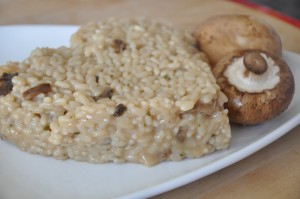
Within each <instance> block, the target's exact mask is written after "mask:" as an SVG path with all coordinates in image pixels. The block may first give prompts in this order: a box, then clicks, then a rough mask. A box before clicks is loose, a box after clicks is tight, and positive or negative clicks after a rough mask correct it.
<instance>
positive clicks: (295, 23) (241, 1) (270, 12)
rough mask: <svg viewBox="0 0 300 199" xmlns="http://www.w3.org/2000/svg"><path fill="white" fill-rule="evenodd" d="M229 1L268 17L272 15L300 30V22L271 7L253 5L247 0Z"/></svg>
mask: <svg viewBox="0 0 300 199" xmlns="http://www.w3.org/2000/svg"><path fill="white" fill-rule="evenodd" d="M228 1H232V2H235V3H239V4H242V5H244V6H247V7H249V8H252V9H255V10H259V11H261V12H264V13H266V14H268V15H271V16H273V17H276V18H278V19H280V20H282V21H285V22H286V23H289V24H291V25H293V26H295V27H297V28H300V21H299V20H297V19H295V18H293V17H290V16H287V15H284V14H282V13H281V12H278V11H276V10H274V9H272V8H269V7H266V6H263V5H259V4H256V3H252V2H249V1H247V0H228Z"/></svg>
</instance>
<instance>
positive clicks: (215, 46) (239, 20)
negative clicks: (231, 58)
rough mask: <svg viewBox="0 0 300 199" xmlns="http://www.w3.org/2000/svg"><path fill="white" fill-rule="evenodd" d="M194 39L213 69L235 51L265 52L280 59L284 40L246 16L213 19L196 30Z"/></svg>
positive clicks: (271, 28) (254, 19) (258, 20)
mask: <svg viewBox="0 0 300 199" xmlns="http://www.w3.org/2000/svg"><path fill="white" fill-rule="evenodd" d="M194 36H195V38H196V40H197V42H198V46H199V48H200V50H201V51H203V52H204V53H206V54H207V56H208V58H209V59H210V61H211V64H212V66H215V64H216V63H217V62H218V61H219V60H220V59H221V58H222V57H224V56H225V55H227V54H228V53H230V52H233V51H236V50H244V49H252V50H263V51H266V52H268V53H271V54H275V55H278V56H281V54H282V45H281V39H280V37H279V35H278V33H277V32H276V31H275V29H274V28H273V27H272V26H271V25H270V24H268V23H266V22H265V21H263V20H261V19H259V18H256V17H253V16H247V15H219V16H214V17H211V18H209V19H207V20H206V21H204V22H203V23H202V24H200V25H199V27H198V28H197V29H196V30H195V32H194Z"/></svg>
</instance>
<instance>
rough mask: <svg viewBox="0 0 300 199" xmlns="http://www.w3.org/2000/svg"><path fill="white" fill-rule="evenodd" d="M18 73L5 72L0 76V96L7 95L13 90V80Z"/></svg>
mask: <svg viewBox="0 0 300 199" xmlns="http://www.w3.org/2000/svg"><path fill="white" fill-rule="evenodd" d="M17 75H18V73H12V74H10V73H3V74H2V75H1V77H0V96H1V95H7V94H8V93H10V92H11V91H12V88H13V83H12V82H11V80H12V78H13V77H14V76H17Z"/></svg>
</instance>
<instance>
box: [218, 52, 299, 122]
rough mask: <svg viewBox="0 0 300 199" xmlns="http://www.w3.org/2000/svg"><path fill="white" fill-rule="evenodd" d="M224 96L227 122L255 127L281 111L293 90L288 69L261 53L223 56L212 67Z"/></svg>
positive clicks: (279, 60)
mask: <svg viewBox="0 0 300 199" xmlns="http://www.w3.org/2000/svg"><path fill="white" fill-rule="evenodd" d="M213 73H214V75H215V77H216V80H217V83H218V84H219V85H220V87H221V90H222V91H223V92H224V93H225V95H226V96H227V97H228V102H227V103H226V104H225V108H227V109H228V116H229V119H230V120H231V122H234V123H238V124H242V125H253V124H259V123H262V122H264V121H266V120H270V119H272V118H274V117H276V116H277V115H279V114H280V113H281V112H283V111H284V110H285V109H286V108H287V107H288V105H289V104H290V102H291V100H292V98H293V95H294V90H295V83H294V77H293V74H292V72H291V71H290V68H289V66H288V65H287V64H286V63H285V61H284V60H282V59H281V58H280V57H279V56H277V55H273V54H270V53H268V52H266V51H261V50H240V51H235V52H232V53H229V54H228V55H227V56H225V57H223V58H222V59H221V60H220V61H219V62H218V63H217V64H216V66H215V67H214V68H213Z"/></svg>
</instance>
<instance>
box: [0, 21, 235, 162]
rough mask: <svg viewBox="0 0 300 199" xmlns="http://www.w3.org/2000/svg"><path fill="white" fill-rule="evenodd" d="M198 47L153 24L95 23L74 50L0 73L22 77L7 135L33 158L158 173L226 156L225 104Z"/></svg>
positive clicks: (75, 39)
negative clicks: (129, 165)
mask: <svg viewBox="0 0 300 199" xmlns="http://www.w3.org/2000/svg"><path fill="white" fill-rule="evenodd" d="M194 44H195V41H194V39H193V37H192V36H191V34H190V33H188V32H186V31H183V30H177V29H175V28H173V27H172V26H171V25H168V24H162V23H158V22H154V21H149V20H145V19H132V20H116V19H109V20H106V21H102V22H98V23H89V24H87V25H85V26H83V27H81V28H80V29H79V30H78V31H77V32H76V33H75V34H74V35H72V37H71V45H70V47H60V48H57V49H51V48H37V49H35V50H34V51H33V52H32V53H31V55H30V56H29V57H28V59H26V60H25V61H23V62H20V63H17V62H9V63H7V64H6V65H4V66H3V67H1V68H0V75H1V74H2V76H3V74H4V73H8V74H12V73H15V72H17V73H18V74H17V75H15V76H13V77H12V78H11V79H12V80H11V82H12V84H13V87H12V91H10V92H9V93H7V94H4V95H2V96H0V135H1V137H2V139H4V140H8V141H10V142H12V143H14V144H16V145H17V146H18V147H19V148H20V149H22V150H24V151H27V152H30V153H34V154H41V155H44V156H53V157H55V158H57V159H67V158H72V159H75V160H77V161H88V162H92V163H105V162H116V163H121V162H134V163H142V164H144V165H147V166H150V165H155V164H157V163H159V162H162V161H165V160H173V161H179V160H182V159H183V158H198V157H200V156H202V155H204V154H207V153H210V152H213V151H215V150H220V149H225V148H227V147H228V144H229V141H230V137H231V134H230V126H229V120H228V117H227V110H224V108H223V104H224V102H225V101H226V100H227V98H226V97H225V95H224V94H223V93H222V92H221V91H220V88H219V86H218V85H217V84H216V81H215V79H214V77H213V75H212V73H211V71H210V67H209V65H208V63H207V59H206V57H205V55H204V54H203V53H201V52H199V51H198V49H197V48H196V47H195V45H194ZM41 87H43V88H41ZM29 89H31V90H29ZM46 89H48V90H46ZM36 92H37V93H36ZM33 93H34V94H33Z"/></svg>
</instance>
